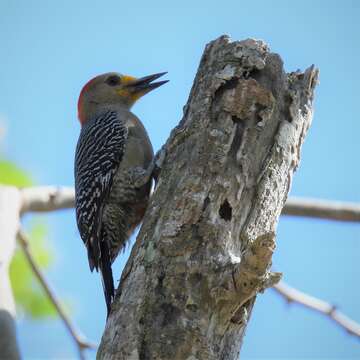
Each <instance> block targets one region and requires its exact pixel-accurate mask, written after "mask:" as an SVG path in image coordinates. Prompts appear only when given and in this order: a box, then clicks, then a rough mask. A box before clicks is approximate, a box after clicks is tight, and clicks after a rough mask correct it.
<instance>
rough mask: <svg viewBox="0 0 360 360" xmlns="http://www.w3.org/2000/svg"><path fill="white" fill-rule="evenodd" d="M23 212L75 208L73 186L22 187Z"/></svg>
mask: <svg viewBox="0 0 360 360" xmlns="http://www.w3.org/2000/svg"><path fill="white" fill-rule="evenodd" d="M20 192H21V197H22V205H21V210H20V212H21V214H24V213H26V212H31V211H35V212H44V211H54V210H60V209H69V208H73V207H74V204H75V193H74V189H73V188H72V187H64V186H57V187H56V186H34V187H28V188H22V189H20Z"/></svg>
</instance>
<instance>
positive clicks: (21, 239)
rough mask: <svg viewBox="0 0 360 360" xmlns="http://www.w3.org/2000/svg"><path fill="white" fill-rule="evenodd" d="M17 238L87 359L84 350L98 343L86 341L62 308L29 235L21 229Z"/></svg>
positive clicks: (81, 357)
mask: <svg viewBox="0 0 360 360" xmlns="http://www.w3.org/2000/svg"><path fill="white" fill-rule="evenodd" d="M17 238H18V241H19V244H20V246H21V248H22V249H23V251H24V253H25V257H26V259H27V260H28V262H29V265H30V267H31V269H32V271H33V272H34V274H35V276H36V277H37V279H38V280H39V282H40V284H41V286H42V288H43V289H44V291H45V293H46V295H47V296H48V297H49V299H50V301H51V302H52V304H53V305H54V307H55V309H56V311H57V312H58V314H59V316H60V317H61V319H62V321H63V323H64V325H65V327H66V328H67V330H68V331H69V334H70V335H71V337H72V338H73V340H74V341H75V343H76V345H77V348H78V351H79V356H80V359H85V357H84V354H83V350H85V349H95V348H96V345H94V344H92V343H90V342H88V341H86V340H85V339H84V338H83V337H82V336H81V335H80V334H79V333H78V332H77V331H76V330H75V327H74V326H73V324H72V323H71V321H70V319H69V317H68V316H67V315H66V313H65V311H64V310H63V308H62V306H61V304H60V302H59V300H58V299H57V297H56V295H55V293H54V292H53V290H52V289H51V288H50V286H49V284H48V282H47V281H46V279H45V277H44V275H43V274H42V272H41V270H40V268H39V267H38V265H37V264H36V261H35V259H34V257H33V255H32V253H31V250H30V244H29V240H28V238H27V236H26V235H25V233H24V232H23V231H22V230H21V229H20V230H19V231H18V233H17Z"/></svg>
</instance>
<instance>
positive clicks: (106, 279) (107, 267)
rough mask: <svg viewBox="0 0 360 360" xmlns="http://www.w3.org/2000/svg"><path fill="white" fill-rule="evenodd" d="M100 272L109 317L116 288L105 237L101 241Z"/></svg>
mask: <svg viewBox="0 0 360 360" xmlns="http://www.w3.org/2000/svg"><path fill="white" fill-rule="evenodd" d="M100 250H101V256H100V263H99V267H100V273H101V281H102V286H103V290H104V295H105V301H106V308H107V317H109V314H110V309H111V303H112V301H113V299H114V296H115V288H114V279H113V274H112V270H111V261H110V254H109V247H108V244H107V241H106V239H103V240H102V241H101V243H100Z"/></svg>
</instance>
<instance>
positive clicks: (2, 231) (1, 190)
mask: <svg viewBox="0 0 360 360" xmlns="http://www.w3.org/2000/svg"><path fill="white" fill-rule="evenodd" d="M19 209H20V196H19V191H18V190H17V189H16V188H15V187H10V186H6V187H5V186H0V357H1V358H4V359H8V360H18V359H20V351H19V347H18V344H17V340H16V331H15V301H14V297H13V293H12V289H11V284H10V279H9V266H10V262H11V259H12V256H13V253H14V250H15V245H16V241H15V238H16V232H17V229H18V227H19Z"/></svg>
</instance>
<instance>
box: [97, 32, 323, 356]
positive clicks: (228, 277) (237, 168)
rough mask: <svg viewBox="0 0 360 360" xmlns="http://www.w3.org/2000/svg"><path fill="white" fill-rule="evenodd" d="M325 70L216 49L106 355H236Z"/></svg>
mask: <svg viewBox="0 0 360 360" xmlns="http://www.w3.org/2000/svg"><path fill="white" fill-rule="evenodd" d="M317 77H318V71H317V70H316V69H315V68H314V67H313V66H311V67H310V68H308V69H307V70H306V71H305V72H304V73H302V72H295V73H290V74H286V73H285V72H284V69H283V63H282V60H281V58H280V57H279V55H277V54H274V53H271V52H270V51H269V49H268V47H267V45H266V44H265V43H264V42H262V41H256V40H252V39H248V40H245V41H240V42H231V41H230V40H229V38H228V37H226V36H223V37H220V38H219V39H217V40H215V41H213V42H211V43H210V44H208V45H207V46H206V49H205V52H204V54H203V57H202V59H201V62H200V66H199V69H198V73H197V75H196V78H195V81H194V85H193V88H192V90H191V93H190V96H189V100H188V103H187V104H186V106H185V108H184V116H183V119H182V120H181V121H180V123H179V125H178V126H177V127H176V128H175V129H174V130H173V131H172V133H171V135H170V138H169V140H168V141H167V143H166V145H165V151H166V156H165V159H164V162H163V165H162V170H161V173H160V177H159V182H158V185H157V188H156V191H155V192H154V194H153V196H152V200H151V203H150V206H149V208H148V211H147V214H146V216H145V219H144V223H143V226H142V228H141V231H140V233H139V236H138V238H137V240H136V243H135V245H134V247H133V249H132V253H131V256H130V258H129V260H128V263H127V265H126V267H125V269H124V271H123V274H122V278H121V284H120V287H119V289H118V291H117V297H116V299H115V302H114V304H113V308H112V312H111V314H110V317H109V319H108V321H107V325H106V329H105V332H104V335H103V338H102V341H101V345H100V348H99V350H98V358H99V359H143V360H145V359H146V360H148V359H164V360H165V359H166V360H168V359H179V360H180V359H181V360H184V359H187V360H195V359H199V360H200V359H217V360H218V359H224V360H225V359H226V360H227V359H237V358H238V355H239V351H240V347H241V343H242V341H243V336H244V333H245V329H246V326H247V323H248V321H249V317H250V314H251V310H252V307H253V305H254V301H255V297H256V295H257V294H258V293H259V292H262V291H264V290H265V289H266V288H268V287H270V286H272V285H274V284H275V283H276V282H278V281H279V279H280V277H281V274H279V273H273V272H271V271H270V267H271V257H272V254H273V251H274V249H275V232H276V226H277V223H278V219H279V216H280V213H281V210H282V208H283V206H284V204H285V201H286V198H287V194H288V191H289V188H290V184H291V179H292V176H293V173H294V171H295V169H296V168H297V166H298V163H299V158H300V149H301V145H302V143H303V141H304V137H305V135H306V132H307V129H308V128H309V126H310V123H311V119H312V100H313V91H314V88H315V85H316V83H317Z"/></svg>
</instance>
